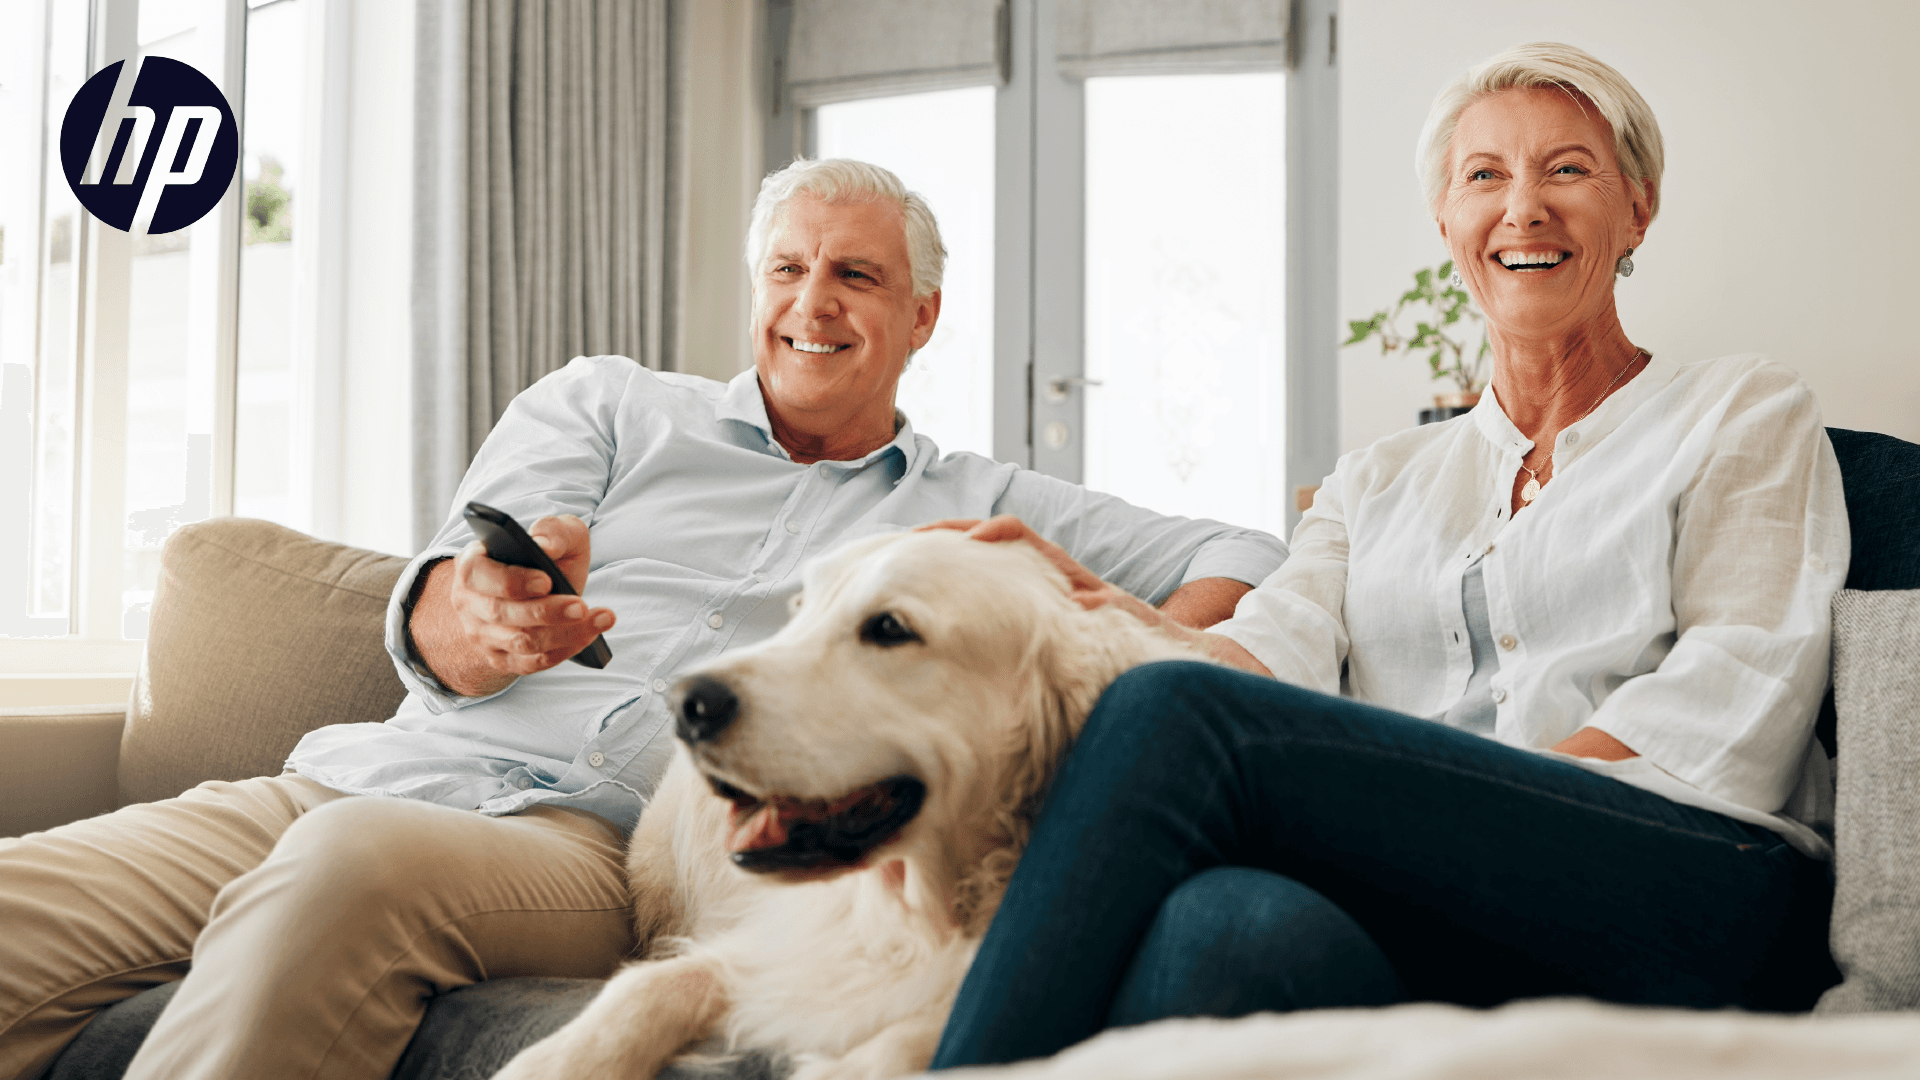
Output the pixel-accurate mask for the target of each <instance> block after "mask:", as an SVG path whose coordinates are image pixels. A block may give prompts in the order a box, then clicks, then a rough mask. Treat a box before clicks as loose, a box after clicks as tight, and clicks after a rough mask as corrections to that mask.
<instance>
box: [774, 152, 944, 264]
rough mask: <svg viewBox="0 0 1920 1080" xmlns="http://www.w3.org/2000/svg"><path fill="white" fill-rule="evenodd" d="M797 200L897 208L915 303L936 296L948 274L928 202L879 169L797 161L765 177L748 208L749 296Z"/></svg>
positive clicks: (843, 161)
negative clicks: (777, 231)
mask: <svg viewBox="0 0 1920 1080" xmlns="http://www.w3.org/2000/svg"><path fill="white" fill-rule="evenodd" d="M800 195H812V196H814V197H816V198H818V199H820V200H821V201H823V202H827V203H848V202H890V203H893V204H894V205H896V206H898V207H899V208H900V213H901V215H902V216H903V217H905V218H906V227H907V265H908V269H909V270H910V271H911V272H912V274H913V295H914V298H915V299H922V298H925V297H928V296H932V295H933V294H934V293H936V292H939V291H940V281H941V278H942V277H944V276H945V274H946V269H947V248H946V245H944V244H942V243H941V242H940V225H939V223H938V222H936V221H934V220H933V210H932V209H931V208H930V207H928V206H927V200H925V199H923V198H921V197H920V196H919V195H918V194H917V193H915V192H912V191H908V190H907V186H906V185H905V184H902V183H901V182H900V178H899V177H898V176H895V175H894V174H893V173H892V172H890V171H888V170H886V169H883V168H881V167H880V166H878V165H870V164H868V163H867V162H864V161H854V160H853V159H851V158H825V159H822V160H809V159H807V158H799V159H796V160H795V161H794V163H793V164H791V165H789V166H787V167H786V168H784V169H781V170H780V171H778V172H775V173H769V174H768V176H767V178H766V179H765V180H762V181H761V182H760V197H759V198H757V199H755V200H754V202H753V221H752V223H751V224H749V225H748V226H747V269H748V270H749V271H751V272H752V274H753V281H754V286H753V288H754V292H756V293H758V292H759V291H760V284H759V282H760V269H761V264H762V263H763V262H765V261H766V257H767V245H768V244H769V243H771V242H772V240H773V233H774V230H775V229H776V228H777V227H778V226H779V224H780V221H781V218H782V217H783V215H784V213H785V211H786V207H787V204H788V203H789V202H792V201H793V200H794V198H796V197H797V196H800Z"/></svg>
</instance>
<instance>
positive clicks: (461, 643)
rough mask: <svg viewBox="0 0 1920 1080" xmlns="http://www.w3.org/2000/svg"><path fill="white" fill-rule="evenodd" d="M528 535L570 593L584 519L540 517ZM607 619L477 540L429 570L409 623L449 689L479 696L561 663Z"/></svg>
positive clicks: (584, 557)
mask: <svg viewBox="0 0 1920 1080" xmlns="http://www.w3.org/2000/svg"><path fill="white" fill-rule="evenodd" d="M527 534H528V535H529V536H532V537H533V539H534V542H535V543H537V544H539V545H540V547H541V549H542V550H544V551H545V552H546V553H547V557H548V558H551V559H552V560H553V561H554V562H555V563H556V564H557V565H558V566H559V567H560V572H561V573H563V574H565V575H566V576H567V580H568V581H569V582H570V583H571V584H572V585H573V587H574V589H575V591H580V590H583V589H584V588H585V587H586V582H587V567H588V565H589V556H590V554H591V551H592V543H591V540H590V539H589V537H588V533H587V524H586V522H584V521H581V520H580V519H579V518H577V517H574V516H573V515H572V514H563V515H560V516H558V517H544V518H541V519H540V520H538V521H536V522H534V523H533V525H532V527H530V528H529V529H527ZM613 623H614V615H613V612H612V611H610V610H608V609H607V608H589V607H587V605H586V603H585V602H584V601H582V600H581V599H580V598H579V597H577V596H567V595H565V594H559V595H554V594H553V586H552V583H551V582H550V581H549V580H548V578H547V575H546V574H545V573H543V572H542V571H539V570H533V569H529V568H527V567H522V566H508V565H506V564H505V563H500V562H495V561H494V560H492V559H490V558H488V557H487V553H486V547H485V545H483V544H482V543H481V542H480V541H478V540H475V541H474V542H473V543H471V544H469V545H467V547H466V549H465V550H463V551H461V552H460V554H459V555H458V556H456V557H455V558H453V559H449V560H447V561H445V562H442V563H438V564H436V565H435V566H434V567H433V569H432V570H431V571H430V572H429V576H428V579H427V583H426V586H425V587H424V588H423V589H422V590H421V593H420V598H419V600H417V601H416V602H415V603H414V608H413V615H412V617H411V619H410V620H409V621H408V629H409V630H410V632H411V633H412V636H413V643H414V649H415V651H416V652H418V653H419V654H420V658H421V659H422V660H424V661H426V664H427V666H428V667H429V668H431V669H433V673H434V675H436V676H437V677H439V679H440V682H441V683H442V684H444V685H445V686H446V687H447V689H449V690H452V691H453V692H454V693H456V694H460V695H461V696H463V697H484V696H485V695H487V694H492V693H497V692H499V691H501V690H504V689H506V688H507V687H508V686H510V685H511V684H512V683H513V681H514V680H515V679H517V678H519V677H520V676H522V675H531V674H533V673H534V672H536V671H545V670H546V669H548V668H550V667H553V666H554V665H555V664H559V663H561V662H562V661H564V660H566V659H567V658H568V657H570V656H572V655H573V654H574V653H577V652H579V651H580V650H581V649H584V648H586V647H587V646H588V645H589V644H591V643H592V642H593V639H594V638H595V637H596V636H597V635H599V634H600V633H601V632H602V631H604V630H606V629H607V628H608V627H611V626H612V625H613Z"/></svg>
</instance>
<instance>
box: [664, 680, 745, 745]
mask: <svg viewBox="0 0 1920 1080" xmlns="http://www.w3.org/2000/svg"><path fill="white" fill-rule="evenodd" d="M674 693H675V694H676V695H677V696H678V697H679V699H680V701H679V707H678V708H677V709H675V712H676V713H677V714H678V720H677V721H676V722H675V724H674V729H675V730H676V731H678V732H679V734H680V737H681V738H682V739H685V740H686V741H687V742H690V743H702V742H706V741H707V740H709V739H712V738H714V737H715V736H717V735H719V734H720V733H721V732H722V731H724V730H726V727H727V725H728V724H731V723H733V718H734V717H736V716H739V715H740V699H739V698H737V697H734V696H733V691H732V689H730V688H729V687H728V686H727V684H726V683H723V682H721V681H719V680H718V679H709V678H706V677H704V676H698V675H696V676H694V677H693V678H691V679H688V680H686V681H685V682H683V683H681V684H680V685H679V686H678V687H675V688H674Z"/></svg>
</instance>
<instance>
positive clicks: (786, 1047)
mask: <svg viewBox="0 0 1920 1080" xmlns="http://www.w3.org/2000/svg"><path fill="white" fill-rule="evenodd" d="M803 585H804V589H803V591H802V593H801V594H800V595H799V596H798V597H796V598H795V599H794V601H793V604H792V606H793V617H792V620H791V621H790V622H789V623H788V624H787V625H786V626H785V627H784V628H783V629H782V630H781V631H780V632H779V633H778V634H776V635H775V636H773V637H772V638H769V639H768V640H766V641H765V642H762V643H760V644H759V645H756V646H752V647H750V648H746V649H742V650H740V651H739V652H736V653H733V654H731V655H729V656H727V657H725V658H724V659H722V660H720V661H719V662H717V663H715V664H713V665H711V666H709V667H707V668H705V669H703V670H701V671H699V672H696V673H694V674H691V675H689V676H687V677H686V678H684V679H682V680H680V682H679V683H678V684H677V685H676V687H675V689H674V696H673V699H672V700H673V703H674V708H675V710H676V711H675V716H676V718H677V722H678V734H679V736H680V739H681V746H680V748H679V752H678V754H677V756H676V758H675V761H674V763H673V765H672V766H671V768H669V770H668V772H667V774H666V777H665V778H664V779H663V780H662V781H661V785H660V789H659V791H658V793H657V794H656V796H655V798H654V800H653V802H652V803H651V804H650V805H649V806H648V808H647V811H646V813H645V814H644V815H642V818H641V821H640V826H639V828H638V829H637V830H636V831H635V833H634V836H633V841H632V849H631V853H630V855H629V857H628V871H629V873H630V875H631V877H632V883H633V891H634V904H635V920H636V926H637V930H638V933H639V940H640V941H641V942H642V949H643V955H645V956H646V957H647V958H646V959H644V960H641V961H639V962H637V963H634V964H631V965H628V966H627V967H626V968H624V969H622V970H621V971H620V972H619V973H618V974H616V975H615V976H614V977H613V978H612V979H611V980H610V981H609V982H608V984H607V986H606V988H605V989H604V990H602V991H601V993H600V995H599V996H598V997H597V998H595V999H594V1001H593V1002H592V1004H590V1005H589V1006H588V1007H587V1009H586V1011H585V1012H583V1013H582V1014H581V1015H580V1016H579V1017H578V1018H577V1019H575V1020H574V1021H573V1022H571V1023H569V1024H568V1025H566V1026H565V1027H563V1028H561V1029H560V1030H559V1031H557V1032H555V1033H554V1034H553V1035H551V1036H549V1037H548V1038H547V1039H545V1040H543V1041H541V1042H539V1043H536V1044H535V1045H533V1046H531V1047H528V1048H527V1049H526V1050H524V1051H522V1052H521V1053H520V1054H519V1056H517V1057H515V1058H514V1059H513V1060H512V1061H511V1062H509V1063H508V1064H507V1066H506V1068H505V1069H504V1070H503V1071H502V1072H501V1073H499V1074H498V1078H497V1080H562V1078H569V1080H571V1078H577V1077H605V1078H609V1080H612V1078H619V1080H639V1078H647V1077H652V1076H654V1075H655V1074H656V1073H658V1072H659V1071H660V1069H661V1068H662V1066H664V1065H666V1064H667V1063H668V1062H669V1061H670V1060H672V1059H673V1058H675V1057H676V1056H678V1055H680V1054H683V1053H685V1052H687V1051H688V1050H690V1049H691V1048H692V1047H694V1045H695V1044H698V1043H701V1042H703V1041H705V1040H708V1039H711V1038H715V1037H718V1038H720V1039H723V1040H724V1041H725V1042H726V1044H727V1045H728V1046H730V1047H737V1048H743V1049H745V1048H753V1049H766V1050H772V1051H777V1052H784V1053H786V1054H788V1055H791V1056H792V1058H793V1059H794V1061H795V1064H796V1071H795V1073H794V1076H795V1077H796V1078H797V1080H822V1078H827V1077H887V1076H897V1075H901V1074H905V1073H912V1072H917V1071H919V1070H921V1069H924V1068H925V1067H926V1066H927V1064H928V1062H929V1061H930V1060H931V1058H932V1056H933V1051H934V1048H935V1045H936V1044H937V1042H938V1040H939V1037H940V1031H941V1028H942V1026H943V1025H944V1024H945V1022H946V1018H947V1013H948V1011H949V1010H950V1009H951V1008H952V1004H953V998H954V995H955V994H956V993H957V992H958V990H959V988H960V981H961V978H962V977H963V976H964V975H965V974H966V970H967V965H968V963H969V962H971V961H972V959H973V954H974V951H975V949H976V948H977V947H978V945H979V942H980V936H981V934H982V933H983V932H984V931H985V930H986V928H987V923H988V922H989V920H991V919H992V917H993V912H994V909H995V908H996V907H997V906H998V904H999V901H1000V897H1001V894H1002V892H1003V891H1004V890H1005V888H1006V883H1007V879H1008V877H1009V876H1010V875H1011V873H1012V871H1013V866H1014V862H1015V860H1017V859H1018V858H1019V855H1020V849H1021V847H1022V846H1023V844H1024V843H1025V841H1026V838H1027V833H1028V829H1029V827H1030V825H1031V822H1032V818H1033V815H1034V814H1035V812H1036V811H1037V810H1038V809H1039V803H1040V801H1041V799H1042V797H1043V795H1044V793H1045V790H1046V787H1047V783H1048V781H1049V780H1050V779H1051V777H1052V775H1053V771H1054V768H1055V766H1056V765H1057V764H1058V763H1059V761H1060V758H1061V755H1062V754H1063V753H1064V752H1065V750H1066V748H1067V746H1068V745H1069V743H1070V742H1071V741H1072V740H1073V737H1074V735H1075V734H1076V733H1077V732H1078V731H1079V729H1080V726H1081V724H1082V723H1084V722H1085V720H1086V718H1087V713H1088V712H1089V711H1090V710H1091V709H1092V708H1093V705H1094V702H1095V700H1096V699H1098V698H1099V696H1100V693H1101V691H1102V690H1104V689H1106V687H1107V684H1108V683H1110V682H1112V681H1113V680H1114V679H1115V678H1116V677H1117V676H1119V675H1120V673H1121V672H1123V671H1126V670H1127V669H1128V668H1131V667H1134V666H1135V665H1138V664H1141V663H1145V662H1147V661H1150V660H1157V659H1168V658H1174V657H1188V656H1190V655H1191V654H1189V653H1188V652H1187V651H1186V650H1185V649H1184V648H1182V647H1181V646H1179V645H1176V644H1175V643H1174V642H1173V641H1172V640H1171V639H1169V638H1168V637H1166V636H1164V635H1162V634H1160V633H1159V632H1157V631H1153V630H1149V629H1148V628H1146V627H1145V626H1144V625H1142V624H1141V623H1140V622H1139V621H1137V620H1136V619H1134V618H1133V617H1131V616H1129V615H1127V614H1125V613H1123V612H1121V611H1118V610H1116V609H1114V608H1111V607H1106V608H1098V609H1095V610H1093V611H1086V610H1082V609H1081V607H1080V606H1079V605H1077V604H1076V603H1075V602H1074V601H1072V600H1071V599H1069V596H1068V586H1067V581H1066V579H1065V578H1064V577H1063V576H1062V575H1061V574H1060V573H1059V572H1058V571H1057V570H1055V569H1054V568H1053V567H1052V566H1051V565H1050V564H1049V563H1048V562H1047V561H1046V559H1045V558H1044V557H1042V556H1041V555H1040V554H1039V553H1038V552H1036V551H1035V550H1033V549H1032V548H1031V547H1028V546H1027V545H1025V544H1021V543H1000V544H992V543H983V542H980V541H978V540H973V539H969V538H967V537H966V536H963V535H962V534H960V533H957V532H951V531H931V532H921V533H904V534H895V535H889V536H880V537H873V538H869V539H865V540H860V541H855V542H854V543H852V544H850V545H848V546H846V547H844V548H841V549H839V550H838V551H836V552H834V553H832V554H830V555H828V556H826V557H824V558H823V559H821V560H820V561H818V562H816V563H815V564H814V565H812V566H811V567H809V568H808V569H807V571H806V574H805V577H804V578H803Z"/></svg>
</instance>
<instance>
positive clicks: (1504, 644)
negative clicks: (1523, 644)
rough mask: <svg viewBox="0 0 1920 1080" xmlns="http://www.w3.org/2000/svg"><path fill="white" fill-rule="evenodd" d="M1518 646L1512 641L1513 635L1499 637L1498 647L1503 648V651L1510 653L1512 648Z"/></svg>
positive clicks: (1516, 642)
mask: <svg viewBox="0 0 1920 1080" xmlns="http://www.w3.org/2000/svg"><path fill="white" fill-rule="evenodd" d="M1518 644H1520V643H1519V642H1518V641H1515V640H1514V639H1513V635H1512V634H1501V635H1500V647H1501V648H1503V649H1505V650H1507V651H1508V652H1512V651H1513V647H1514V646H1515V645H1518Z"/></svg>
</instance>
